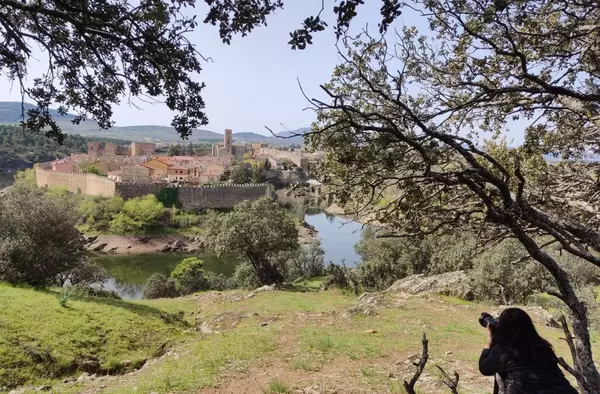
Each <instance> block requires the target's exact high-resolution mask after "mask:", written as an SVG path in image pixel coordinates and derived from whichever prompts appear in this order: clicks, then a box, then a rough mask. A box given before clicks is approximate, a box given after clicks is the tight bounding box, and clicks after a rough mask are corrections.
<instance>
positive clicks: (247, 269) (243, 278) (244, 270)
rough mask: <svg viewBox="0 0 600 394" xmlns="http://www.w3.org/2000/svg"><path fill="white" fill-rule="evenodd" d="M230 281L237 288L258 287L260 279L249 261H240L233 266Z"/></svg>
mask: <svg viewBox="0 0 600 394" xmlns="http://www.w3.org/2000/svg"><path fill="white" fill-rule="evenodd" d="M232 281H233V283H234V284H235V287H236V288H239V289H256V288H257V287H260V280H259V279H258V276H257V275H256V271H255V270H254V267H253V266H252V265H251V264H250V263H241V264H239V265H238V266H237V267H235V271H234V272H233V277H232Z"/></svg>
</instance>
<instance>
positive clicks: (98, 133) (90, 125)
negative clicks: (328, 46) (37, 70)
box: [0, 101, 303, 145]
mask: <svg viewBox="0 0 600 394" xmlns="http://www.w3.org/2000/svg"><path fill="white" fill-rule="evenodd" d="M23 105H24V109H25V111H27V110H28V109H30V108H33V105H32V104H28V103H25V104H23ZM50 113H51V115H52V116H54V117H55V118H56V119H57V121H58V123H59V125H60V127H61V128H62V129H63V131H64V132H66V133H68V134H79V135H81V136H83V137H102V138H115V139H122V140H128V141H150V142H166V143H169V142H170V143H176V142H180V141H181V139H180V138H179V135H178V134H177V133H176V132H175V129H173V128H172V127H169V126H160V125H140V126H123V127H112V128H110V129H108V130H102V129H100V128H99V127H98V124H97V123H96V122H95V121H93V120H86V121H85V122H82V123H81V124H79V125H74V124H73V123H72V122H71V120H72V119H73V118H74V115H65V116H62V115H60V114H58V112H56V111H55V110H51V111H50ZM20 121H21V103H20V102H10V101H3V102H0V124H16V123H19V122H20ZM298 130H303V129H298ZM286 133H289V132H282V133H279V134H277V135H278V136H279V135H280V134H281V136H284V135H288V134H286ZM233 139H234V140H235V141H240V142H242V141H243V142H264V143H269V144H275V145H292V144H301V143H302V142H303V141H302V140H303V139H302V137H294V138H276V137H273V136H265V135H262V134H257V133H251V132H242V133H233ZM190 140H191V141H192V142H198V141H214V142H217V141H220V140H223V134H222V133H216V132H214V131H210V130H195V131H194V133H193V135H192V137H190Z"/></svg>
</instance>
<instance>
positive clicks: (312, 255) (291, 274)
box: [286, 239, 325, 282]
mask: <svg viewBox="0 0 600 394" xmlns="http://www.w3.org/2000/svg"><path fill="white" fill-rule="evenodd" d="M324 255H325V251H324V250H323V247H322V246H321V241H320V240H318V239H317V240H315V241H313V242H311V243H310V245H308V247H301V248H300V249H299V250H298V252H297V253H296V254H295V255H294V256H292V258H290V259H289V260H288V267H287V273H286V279H287V280H288V281H290V282H293V281H295V280H297V279H299V278H312V277H315V276H322V275H323V274H324V273H325V262H324V260H323V257H324Z"/></svg>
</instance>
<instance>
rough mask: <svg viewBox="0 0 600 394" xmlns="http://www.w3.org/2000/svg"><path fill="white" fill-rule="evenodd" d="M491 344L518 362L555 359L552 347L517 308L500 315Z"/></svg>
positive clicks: (528, 318)
mask: <svg viewBox="0 0 600 394" xmlns="http://www.w3.org/2000/svg"><path fill="white" fill-rule="evenodd" d="M493 344H494V345H495V346H499V347H501V348H503V349H504V350H505V351H506V353H507V354H508V355H509V356H510V357H512V358H515V359H518V360H528V359H531V358H540V357H544V358H549V359H552V360H554V359H555V358H556V356H555V354H554V349H553V348H552V345H551V344H550V343H549V342H548V341H546V340H545V339H544V338H542V337H541V336H540V335H539V334H538V333H537V331H536V329H535V326H534V325H533V322H532V321H531V317H529V315H528V314H527V313H526V312H525V311H524V310H522V309H519V308H508V309H505V310H504V311H503V312H502V313H501V314H500V317H499V318H498V325H497V326H496V328H495V329H494V333H493Z"/></svg>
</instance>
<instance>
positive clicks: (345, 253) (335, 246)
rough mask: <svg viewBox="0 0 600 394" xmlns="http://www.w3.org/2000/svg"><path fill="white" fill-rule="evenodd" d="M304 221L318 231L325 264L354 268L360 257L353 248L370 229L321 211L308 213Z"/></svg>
mask: <svg viewBox="0 0 600 394" xmlns="http://www.w3.org/2000/svg"><path fill="white" fill-rule="evenodd" d="M304 220H305V221H306V222H307V223H309V224H311V225H312V226H314V227H315V228H316V229H317V230H318V231H319V234H318V236H319V237H320V238H321V245H322V246H323V249H324V250H325V263H326V264H327V263H329V262H330V261H331V262H333V263H336V264H341V263H342V262H343V263H344V264H346V266H347V267H355V266H356V264H357V263H358V262H359V260H360V257H359V256H358V255H357V254H356V252H355V251H354V246H355V245H356V244H357V243H358V241H360V238H361V236H364V235H366V234H370V233H371V232H372V231H373V230H372V227H369V226H364V225H363V224H362V223H358V222H354V221H351V220H349V219H346V218H343V217H340V216H335V215H330V214H327V213H324V212H322V211H314V212H311V211H309V212H307V213H306V215H305V217H304Z"/></svg>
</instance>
